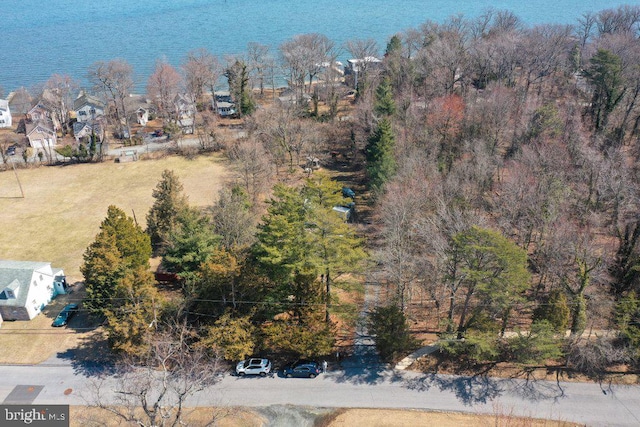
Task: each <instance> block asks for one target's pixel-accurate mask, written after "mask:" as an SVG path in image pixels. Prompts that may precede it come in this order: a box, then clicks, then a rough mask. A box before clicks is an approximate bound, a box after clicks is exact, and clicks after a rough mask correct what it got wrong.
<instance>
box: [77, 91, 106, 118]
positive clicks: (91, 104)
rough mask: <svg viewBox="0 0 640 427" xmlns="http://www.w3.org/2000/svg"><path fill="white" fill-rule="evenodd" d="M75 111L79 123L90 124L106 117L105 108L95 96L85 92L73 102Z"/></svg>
mask: <svg viewBox="0 0 640 427" xmlns="http://www.w3.org/2000/svg"><path fill="white" fill-rule="evenodd" d="M73 110H74V111H75V112H76V119H77V120H78V121H79V122H89V121H91V120H95V119H96V118H97V117H100V116H103V115H104V110H105V106H104V103H103V102H102V101H100V100H99V99H98V98H96V97H95V96H91V95H88V94H86V93H84V92H81V93H80V96H78V98H76V100H75V101H74V102H73Z"/></svg>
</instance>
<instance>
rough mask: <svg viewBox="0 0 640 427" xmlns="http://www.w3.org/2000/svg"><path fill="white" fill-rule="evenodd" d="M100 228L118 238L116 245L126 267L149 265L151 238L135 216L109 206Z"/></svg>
mask: <svg viewBox="0 0 640 427" xmlns="http://www.w3.org/2000/svg"><path fill="white" fill-rule="evenodd" d="M100 229H101V230H103V231H104V232H106V233H108V234H112V235H113V236H115V238H116V246H117V247H118V250H119V251H120V255H121V256H122V260H123V262H124V263H125V266H126V268H137V267H139V266H147V267H148V265H149V258H150V257H151V239H150V238H149V235H148V234H146V233H145V232H144V231H143V230H142V228H140V226H139V225H137V224H135V223H134V221H133V218H131V217H128V216H127V215H126V214H125V213H124V211H122V210H121V209H119V208H118V207H116V206H113V205H111V206H109V208H108V209H107V217H106V218H105V219H104V220H103V221H102V224H101V225H100Z"/></svg>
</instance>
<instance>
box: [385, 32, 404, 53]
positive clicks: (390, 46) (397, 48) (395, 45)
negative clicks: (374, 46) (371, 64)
mask: <svg viewBox="0 0 640 427" xmlns="http://www.w3.org/2000/svg"><path fill="white" fill-rule="evenodd" d="M401 53H402V40H400V37H399V36H398V35H397V34H394V35H393V36H392V37H391V38H390V39H389V42H388V43H387V49H386V50H385V52H384V56H385V57H389V56H394V55H399V54H401Z"/></svg>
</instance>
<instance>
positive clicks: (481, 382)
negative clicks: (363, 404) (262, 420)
mask: <svg viewBox="0 0 640 427" xmlns="http://www.w3.org/2000/svg"><path fill="white" fill-rule="evenodd" d="M406 387H407V388H408V389H410V390H416V391H428V390H429V389H431V388H432V387H435V388H437V389H439V390H440V391H449V392H453V393H454V394H455V396H456V397H457V398H458V399H459V400H460V402H462V403H463V404H464V405H465V406H472V405H475V404H485V403H488V402H490V401H492V400H494V399H496V398H498V397H500V396H501V395H502V394H505V393H506V392H509V393H512V394H514V395H516V396H518V397H520V398H522V399H523V400H526V401H530V402H531V401H534V402H538V401H546V400H553V401H554V402H556V401H557V400H558V399H560V398H562V397H564V396H565V394H564V390H563V388H562V387H561V384H560V383H553V382H550V381H543V380H535V379H533V380H532V379H524V380H523V379H505V378H492V377H489V376H486V375H473V376H451V375H441V374H435V373H431V374H427V375H425V376H422V377H418V378H412V379H409V380H407V381H406Z"/></svg>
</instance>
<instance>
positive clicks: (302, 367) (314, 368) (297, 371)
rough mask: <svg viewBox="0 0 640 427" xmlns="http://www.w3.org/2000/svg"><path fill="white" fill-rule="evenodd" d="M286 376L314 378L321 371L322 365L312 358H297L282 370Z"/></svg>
mask: <svg viewBox="0 0 640 427" xmlns="http://www.w3.org/2000/svg"><path fill="white" fill-rule="evenodd" d="M282 373H283V374H284V376H285V377H287V378H293V377H296V378H315V377H317V376H318V375H319V374H320V373H322V367H321V366H320V364H319V363H318V362H314V361H312V360H298V361H297V362H295V363H292V364H291V365H289V366H286V367H285V368H284V370H283V371H282Z"/></svg>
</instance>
